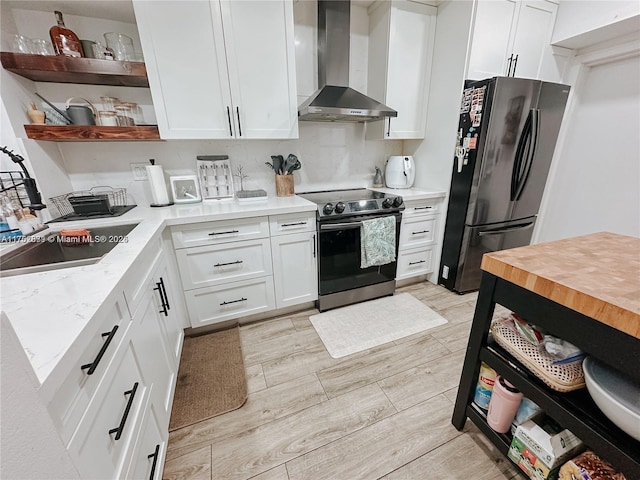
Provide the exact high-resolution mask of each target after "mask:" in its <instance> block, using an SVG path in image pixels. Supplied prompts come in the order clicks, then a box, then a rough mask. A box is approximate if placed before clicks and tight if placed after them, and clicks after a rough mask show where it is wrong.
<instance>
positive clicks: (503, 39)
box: [467, 0, 569, 82]
mask: <svg viewBox="0 0 640 480" xmlns="http://www.w3.org/2000/svg"><path fill="white" fill-rule="evenodd" d="M557 11H558V4H557V2H553V1H550V0H479V1H478V3H477V8H476V16H475V25H474V28H473V36H472V43H471V55H470V57H469V69H468V74H467V78H469V79H472V80H482V79H485V78H490V77H494V76H512V77H520V78H533V79H540V80H546V81H553V82H560V81H562V74H563V71H564V65H565V63H566V60H567V58H568V55H569V51H568V50H566V49H558V48H552V47H551V45H550V40H551V34H552V31H553V25H554V23H555V18H556V13H557Z"/></svg>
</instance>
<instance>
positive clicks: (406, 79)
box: [367, 0, 437, 139]
mask: <svg viewBox="0 0 640 480" xmlns="http://www.w3.org/2000/svg"><path fill="white" fill-rule="evenodd" d="M436 14H437V9H436V8H434V7H430V6H428V5H423V4H420V3H415V2H408V1H395V0H394V1H393V2H378V3H376V4H374V5H373V6H372V7H371V9H370V11H369V76H368V79H367V93H368V95H369V96H370V97H373V98H375V99H376V100H379V101H381V102H382V103H384V104H385V105H388V106H389V107H391V108H393V109H394V110H397V112H398V116H397V117H395V118H387V119H385V120H384V121H383V122H372V123H369V124H367V138H371V139H376V138H377V139H381V138H385V139H408V138H424V133H425V125H426V121H427V102H428V98H429V80H430V77H431V63H432V58H433V44H434V38H435V31H436Z"/></svg>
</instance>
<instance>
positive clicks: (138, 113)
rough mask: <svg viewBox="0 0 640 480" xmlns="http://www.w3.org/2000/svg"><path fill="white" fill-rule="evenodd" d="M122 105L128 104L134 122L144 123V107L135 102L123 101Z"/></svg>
mask: <svg viewBox="0 0 640 480" xmlns="http://www.w3.org/2000/svg"><path fill="white" fill-rule="evenodd" d="M122 105H127V106H128V107H129V108H130V109H131V116H132V117H133V123H135V124H136V125H142V124H143V123H144V118H143V117H142V109H141V108H140V105H138V104H137V103H134V102H123V103H122Z"/></svg>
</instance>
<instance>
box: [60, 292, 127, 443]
mask: <svg viewBox="0 0 640 480" xmlns="http://www.w3.org/2000/svg"><path fill="white" fill-rule="evenodd" d="M98 315H99V318H95V319H92V320H91V321H92V322H94V321H96V322H97V323H99V327H98V328H97V329H96V330H95V333H94V334H93V335H92V336H91V339H90V340H89V342H88V343H87V345H86V346H85V348H84V350H83V352H82V354H81V355H80V359H79V360H78V362H77V364H76V365H74V367H73V368H72V369H71V371H70V373H69V376H68V377H67V378H66V379H65V381H64V382H63V383H62V385H61V386H60V388H59V389H58V391H57V392H56V393H55V394H54V395H53V398H52V400H51V402H50V403H49V405H48V409H49V414H50V415H51V417H52V418H53V420H54V422H56V424H57V426H58V431H59V433H60V437H61V438H62V441H63V442H64V444H65V445H67V444H68V442H69V440H70V439H71V436H72V435H73V432H74V431H75V429H76V427H77V426H78V424H79V423H80V419H81V418H82V415H83V414H84V412H85V410H86V409H87V406H88V405H89V402H91V399H92V398H93V395H94V394H95V392H96V390H97V388H98V386H99V385H100V382H101V381H102V378H103V377H104V376H105V373H106V372H107V369H108V368H109V366H110V364H111V362H112V360H113V358H114V356H115V354H116V352H117V351H118V348H119V346H120V343H121V342H122V339H123V338H125V336H128V335H127V333H128V330H129V327H130V325H131V319H130V317H129V314H128V311H127V307H126V305H125V302H124V298H122V296H120V297H119V298H118V300H116V301H115V303H112V304H110V306H109V308H108V309H107V310H106V311H105V312H104V313H99V314H98ZM83 367H84V368H83Z"/></svg>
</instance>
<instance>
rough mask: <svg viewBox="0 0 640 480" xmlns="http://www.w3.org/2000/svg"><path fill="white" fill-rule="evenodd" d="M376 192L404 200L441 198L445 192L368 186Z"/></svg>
mask: <svg viewBox="0 0 640 480" xmlns="http://www.w3.org/2000/svg"><path fill="white" fill-rule="evenodd" d="M369 190H374V191H376V192H382V193H386V194H389V195H398V196H400V197H402V198H403V199H404V200H405V201H406V200H426V199H429V198H443V197H445V196H446V195H447V192H440V191H432V190H424V189H421V188H415V187H411V188H370V189H369Z"/></svg>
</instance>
